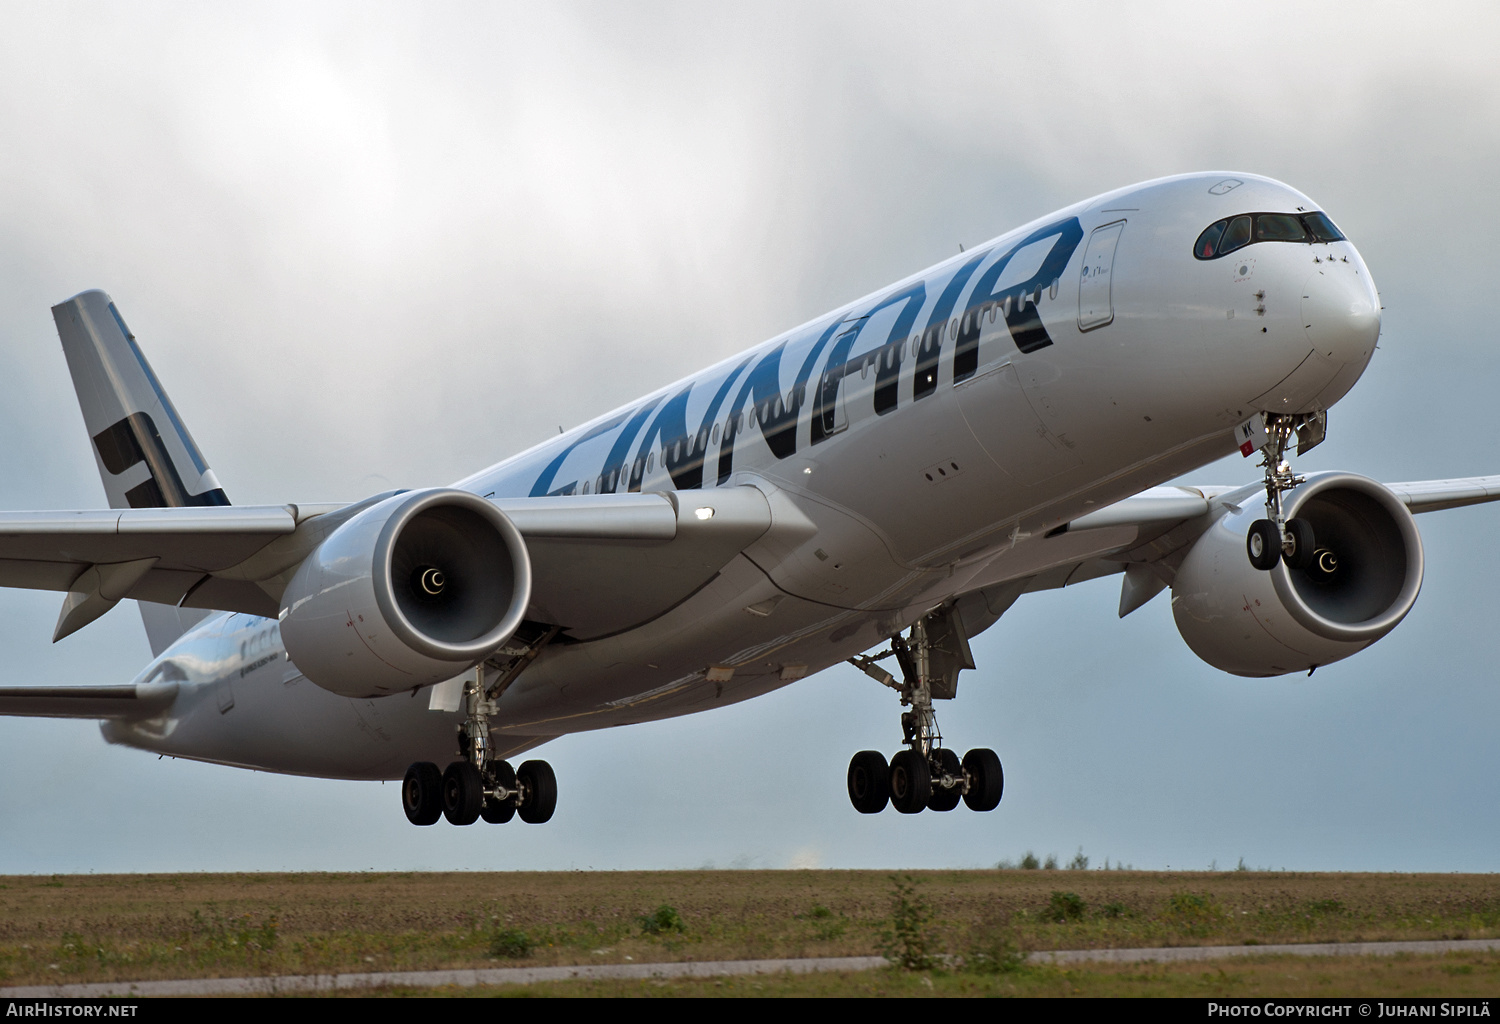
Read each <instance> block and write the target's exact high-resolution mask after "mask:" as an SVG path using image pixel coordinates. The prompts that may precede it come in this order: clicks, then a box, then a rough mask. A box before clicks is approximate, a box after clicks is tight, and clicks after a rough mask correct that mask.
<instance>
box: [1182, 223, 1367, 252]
mask: <svg viewBox="0 0 1500 1024" xmlns="http://www.w3.org/2000/svg"><path fill="white" fill-rule="evenodd" d="M1343 240H1344V233H1343V232H1342V231H1340V230H1339V229H1338V228H1336V227H1334V224H1333V221H1331V220H1329V219H1328V218H1327V217H1326V216H1325V215H1323V214H1321V213H1303V214H1297V213H1244V214H1241V215H1240V216H1238V217H1226V218H1224V219H1223V220H1221V221H1218V222H1216V223H1214V224H1210V225H1209V226H1208V227H1207V228H1205V229H1204V231H1203V234H1201V235H1199V236H1198V241H1196V242H1194V243H1193V256H1194V257H1195V258H1197V259H1200V260H1212V259H1217V258H1218V257H1220V256H1224V255H1227V254H1228V253H1231V252H1234V251H1235V250H1236V249H1242V248H1244V247H1245V246H1247V245H1250V244H1251V243H1252V242H1306V243H1312V242H1341V241H1343Z"/></svg>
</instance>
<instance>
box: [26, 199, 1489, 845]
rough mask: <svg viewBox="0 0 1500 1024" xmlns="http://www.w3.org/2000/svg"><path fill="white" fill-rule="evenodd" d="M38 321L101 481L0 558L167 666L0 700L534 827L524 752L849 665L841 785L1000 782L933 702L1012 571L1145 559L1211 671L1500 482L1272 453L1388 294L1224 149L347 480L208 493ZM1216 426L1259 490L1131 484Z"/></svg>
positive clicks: (1367, 580)
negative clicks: (386, 488) (352, 488)
mask: <svg viewBox="0 0 1500 1024" xmlns="http://www.w3.org/2000/svg"><path fill="white" fill-rule="evenodd" d="M53 315H54V317H55V319H56V323H57V330H58V334H59V336H60V338H61V340H62V346H63V352H64V354H65V356H66V357H67V361H68V367H69V369H70V371H71V373H72V377H73V383H74V386H75V389H76V391H77V394H78V400H79V404H80V406H81V407H82V411H83V418H84V422H85V424H86V426H87V428H88V436H89V439H90V441H91V443H92V446H93V451H94V457H95V460H96V461H97V463H98V467H99V472H100V475H101V476H102V477H103V481H104V489H105V493H106V494H107V496H108V498H109V505H110V508H109V509H108V510H94V511H69V512H6V513H0V584H4V585H5V586H10V587H27V588H34V589H47V590H56V591H61V592H63V593H64V594H65V595H66V596H65V597H64V598H63V605H62V611H61V613H60V615H59V616H58V621H57V631H56V637H55V639H61V638H63V637H65V636H67V635H69V634H70V633H72V632H74V631H75V630H78V629H80V628H82V627H83V626H85V625H87V624H88V623H89V622H91V621H93V620H94V619H95V618H97V617H98V616H100V615H102V614H104V613H105V612H107V611H108V610H109V609H111V608H112V607H114V605H115V604H117V603H118V602H120V601H122V600H126V599H130V600H134V601H136V602H138V603H139V606H140V609H141V614H142V617H143V619H144V621H145V626H146V631H147V634H148V636H149V638H150V641H151V646H152V650H153V652H154V654H155V658H154V660H152V661H151V662H150V664H148V665H147V666H146V667H145V668H144V669H143V670H142V671H141V672H140V673H139V675H138V676H136V678H135V680H134V682H131V683H129V684H126V685H101V686H89V687H39V686H28V687H8V688H4V689H3V690H0V713H5V714H12V715H38V716H61V717H84V718H98V719H102V720H103V726H102V728H103V732H104V736H105V738H106V739H107V740H109V741H110V742H112V743H123V744H127V745H130V746H134V747H139V748H142V749H145V750H150V751H155V752H160V753H163V754H169V755H172V756H174V757H186V758H196V759H198V760H203V761H212V762H217V763H221V764H230V765H238V766H242V767H247V768H255V769H260V770H264V771H275V772H289V773H295V774H301V775H312V776H325V777H331V778H342V779H401V778H404V783H403V785H402V787H401V793H402V801H403V804H404V807H405V811H406V814H407V817H408V818H409V819H410V820H411V821H412V822H414V823H415V824H419V825H430V824H433V823H435V822H436V821H437V820H438V818H439V817H446V818H447V819H448V820H449V821H450V822H452V823H454V824H458V825H465V824H470V823H472V822H474V821H475V820H476V819H478V818H480V817H483V818H484V819H485V820H486V821H489V822H504V821H507V820H509V819H510V818H512V817H513V816H516V815H519V816H520V817H521V818H522V820H524V821H529V822H543V821H546V820H547V819H548V818H550V817H551V815H552V813H553V810H554V808H555V806H556V802H557V782H556V779H555V776H554V774H553V772H552V769H551V768H550V767H549V766H548V765H547V763H546V762H545V761H540V760H528V761H526V762H524V763H522V764H521V765H520V766H519V767H518V768H514V769H513V768H512V766H511V764H510V761H509V759H512V758H515V757H516V756H517V755H519V754H521V753H522V752H523V751H527V750H530V749H531V748H534V747H536V746H538V745H540V744H542V743H545V742H546V741H547V740H548V739H550V738H553V737H556V736H559V735H562V734H564V733H571V732H578V731H582V730H589V729H600V728H604V727H606V726H615V725H623V724H627V723H632V722H642V721H649V720H652V719H660V718H666V717H671V716H676V715H686V714H690V713H693V712H697V711H705V710H708V709H710V708H715V707H720V706H722V705H725V704H729V703H733V702H735V701H742V700H746V699H748V698H750V697H755V696H757V695H759V694H762V693H766V692H768V691H770V690H774V689H776V688H778V687H782V686H786V685H787V684H789V683H792V682H795V681H796V680H799V679H802V678H804V677H806V676H808V675H810V674H812V673H815V672H818V671H821V670H823V669H826V668H828V667H830V666H832V665H836V664H839V663H841V662H845V661H848V662H852V663H853V664H855V665H856V666H858V667H859V668H860V669H862V670H863V671H864V672H866V673H867V674H869V675H870V676H872V677H874V678H875V679H876V680H878V681H879V682H881V683H884V684H885V685H887V686H889V687H891V688H892V689H894V690H895V691H896V692H897V694H898V695H899V697H900V703H901V706H902V707H903V708H905V709H906V710H905V711H904V713H902V714H901V716H900V722H901V729H902V743H901V746H900V747H899V749H897V750H896V752H895V754H894V756H892V757H891V758H890V759H889V761H887V759H886V756H885V755H884V754H882V753H879V752H875V751H863V752H860V753H857V754H855V755H854V757H853V760H852V761H851V762H850V765H849V773H848V787H849V796H850V799H851V801H852V802H853V804H854V806H855V808H857V809H858V810H859V811H862V812H865V813H874V812H878V811H881V810H882V809H884V808H885V807H886V805H887V804H892V805H894V806H895V808H896V809H897V810H898V811H901V812H904V813H915V812H918V811H921V810H923V809H924V808H925V809H931V810H934V811H948V810H952V809H954V808H955V807H957V805H958V804H959V802H960V801H962V802H964V803H965V804H967V805H968V806H969V807H970V808H972V809H974V810H978V811H987V810H992V809H993V808H994V807H995V806H996V805H997V804H998V803H999V802H1000V799H1001V795H1002V791H1003V776H1002V773H1001V766H1000V760H999V758H998V757H997V756H996V755H995V753H994V752H993V751H991V750H988V749H984V748H979V749H974V750H970V751H968V752H967V754H965V755H963V756H962V757H960V756H959V754H958V752H957V751H955V750H954V749H952V748H950V747H948V746H947V745H945V744H944V742H943V738H942V735H941V733H940V732H939V729H938V724H937V717H936V714H935V711H934V708H935V704H936V702H938V701H942V700H950V699H953V698H955V697H956V696H957V693H958V680H959V674H960V672H961V671H962V670H964V669H971V668H973V667H974V663H973V661H972V658H971V655H970V649H969V641H970V639H972V638H973V637H974V636H975V635H976V634H978V633H979V632H981V631H982V630H985V629H987V628H989V627H990V626H991V625H992V624H993V623H994V622H995V621H996V620H997V619H998V618H999V617H1000V616H1001V615H1002V614H1003V613H1004V612H1005V611H1006V609H1007V608H1009V607H1010V606H1011V604H1012V603H1013V602H1015V601H1016V600H1018V599H1019V598H1021V597H1022V596H1023V595H1025V594H1027V593H1030V592H1034V591H1038V590H1045V589H1052V588H1058V587H1063V586H1066V585H1068V584H1071V583H1077V582H1079V581H1082V580H1088V579H1093V578H1096V577H1099V576H1105V575H1110V574H1121V575H1123V584H1122V587H1121V591H1120V614H1121V615H1122V616H1123V615H1127V614H1129V613H1130V612H1131V611H1133V610H1135V609H1137V608H1139V607H1141V606H1142V605H1143V604H1145V603H1146V602H1147V601H1149V600H1151V599H1152V598H1153V597H1155V596H1156V595H1157V594H1159V593H1160V592H1161V591H1162V590H1164V589H1166V588H1168V587H1170V588H1171V590H1172V612H1173V616H1174V617H1175V620H1176V623H1177V626H1178V629H1179V631H1180V632H1181V634H1182V637H1183V639H1184V640H1185V641H1186V642H1187V644H1188V645H1189V647H1191V649H1192V650H1193V651H1194V652H1195V653H1196V654H1197V655H1198V656H1199V657H1201V658H1202V659H1203V660H1205V661H1206V662H1208V663H1209V664H1211V665H1213V666H1215V667H1217V668H1219V669H1222V670H1224V671H1226V672H1231V673H1235V674H1237V675H1242V676H1274V675H1280V674H1283V673H1288V672H1306V671H1310V670H1312V669H1313V668H1315V667H1317V666H1319V665H1326V664H1328V663H1330V662H1334V661H1338V660H1339V659H1341V658H1347V657H1349V656H1350V655H1353V654H1355V653H1357V652H1359V651H1361V650H1362V649H1364V648H1365V647H1368V646H1369V645H1370V644H1372V643H1374V642H1375V641H1376V640H1379V639H1380V638H1381V637H1382V636H1384V635H1385V634H1386V633H1388V632H1389V631H1390V630H1391V629H1393V628H1395V626H1396V625H1397V623H1399V622H1400V621H1401V619H1402V618H1403V617H1404V616H1405V615H1406V614H1407V612H1408V611H1410V610H1411V607H1412V605H1413V603H1414V602H1415V601H1416V598H1417V592H1418V590H1419V589H1420V587H1421V583H1422V573H1423V561H1422V542H1421V539H1420V537H1419V535H1418V532H1417V528H1416V524H1415V521H1414V519H1413V513H1420V512H1429V511H1433V510H1437V509H1444V508H1452V507H1455V506H1459V505H1467V504H1473V503H1477V502H1484V501H1490V500H1494V499H1495V498H1497V497H1500V477H1479V478H1472V479H1465V480H1438V481H1423V482H1418V483H1396V484H1382V483H1377V482H1376V481H1374V480H1370V479H1367V478H1365V477H1362V476H1358V475H1355V474H1353V473H1347V472H1326V473H1315V474H1308V475H1306V476H1300V475H1297V474H1296V473H1295V472H1294V470H1293V469H1292V467H1291V465H1290V464H1289V461H1288V458H1289V455H1290V453H1291V450H1292V449H1293V448H1295V449H1296V451H1297V452H1298V453H1301V452H1305V451H1307V450H1308V449H1309V448H1312V447H1313V446H1315V445H1316V444H1318V443H1319V442H1320V441H1321V440H1322V439H1323V437H1324V434H1325V431H1326V427H1327V422H1328V420H1327V410H1328V409H1329V407H1330V406H1332V405H1333V404H1334V403H1335V402H1337V401H1338V399H1339V398H1341V397H1342V396H1343V395H1344V394H1345V393H1346V392H1347V391H1348V390H1349V389H1350V388H1351V387H1352V386H1353V385H1354V383H1355V382H1356V381H1357V380H1358V379H1359V377H1360V374H1361V373H1362V372H1363V371H1364V368H1365V366H1366V365H1367V364H1368V362H1369V359H1370V357H1371V354H1372V353H1373V351H1374V349H1375V343H1376V340H1377V339H1378V337H1379V334H1380V303H1379V299H1378V297H1377V294H1376V291H1375V286H1374V283H1373V282H1372V280H1371V278H1370V273H1369V271H1368V269H1367V268H1366V267H1365V264H1364V261H1363V260H1362V259H1361V258H1360V256H1359V253H1358V252H1357V251H1356V250H1355V247H1354V246H1353V245H1352V244H1351V243H1350V242H1349V241H1348V240H1347V239H1346V238H1345V237H1344V235H1343V233H1342V232H1340V231H1339V229H1338V228H1337V227H1336V226H1335V224H1334V221H1333V220H1332V219H1330V217H1329V216H1328V215H1327V214H1326V213H1325V212H1324V211H1323V210H1322V209H1321V208H1320V207H1319V206H1318V205H1317V204H1316V203H1314V202H1313V201H1312V200H1311V199H1309V198H1308V197H1306V196H1304V195H1303V194H1302V193H1300V192H1298V191H1296V190H1295V189H1292V188H1289V187H1287V186H1286V185H1283V184H1280V183H1278V182H1275V181H1271V180H1269V179H1266V178H1261V177H1256V176H1253V175H1249V174H1233V175H1230V174H1223V173H1218V174H1193V175H1183V176H1178V177H1172V178H1164V179H1161V180H1158V181H1152V182H1147V183H1145V184H1142V185H1137V186H1134V187H1131V188H1125V189H1121V190H1119V191H1116V192H1111V193H1108V194H1106V195H1103V196H1100V197H1097V198H1094V199H1090V200H1087V201H1085V202H1082V203H1079V204H1077V205H1075V206H1071V207H1069V208H1067V209H1065V210H1062V211H1060V212H1058V213H1055V214H1052V215H1050V216H1047V217H1044V218H1042V219H1040V220H1037V221H1034V222H1033V223H1031V224H1027V225H1025V226H1024V227H1021V228H1018V229H1016V230H1015V231H1012V232H1010V233H1009V234H1006V235H1003V236H1001V237H1000V238H998V239H996V240H994V241H992V242H990V243H989V244H987V245H983V246H980V247H978V248H975V249H971V250H970V251H968V252H962V253H960V254H959V255H957V256H955V257H954V258H952V259H950V260H948V261H946V262H944V263H942V264H940V265H938V266H936V267H932V268H930V269H928V270H924V271H922V272H921V273H919V274H916V275H914V276H912V277H910V278H907V279H906V280H904V281H900V282H898V283H896V284H894V285H892V286H890V287H889V288H886V289H883V290H881V291H879V292H877V293H875V294H873V295H870V296H867V297H865V298H863V299H860V300H858V301H856V302H851V303H849V304H848V305H845V306H843V307H841V308H839V309H837V310H835V311H834V312H832V313H829V314H828V315H826V316H823V317H820V318H818V319H817V320H814V321H811V322H809V323H807V324H804V325H803V326H801V327H798V328H796V329H794V330H791V331H788V332H787V333H785V334H783V335H781V336H779V337H776V338H773V339H771V340H770V341H768V342H766V343H764V344H763V345H760V346H758V347H757V348H754V349H752V350H750V351H749V352H746V353H744V354H742V355H739V356H736V357H735V358H733V359H729V360H727V361H725V362H722V363H720V364H719V365H717V366H714V367H711V368H709V369H707V370H705V371H703V372H702V373H699V374H697V375H695V376H693V377H690V378H688V379H685V380H682V381H678V382H677V383H675V384H672V385H669V386H667V387H665V388H662V389H661V390H660V391H657V392H655V393H654V394H651V395H648V396H646V397H645V398H642V399H640V400H639V401H636V402H633V403H631V404H629V405H627V406H625V407H624V408H621V409H619V410H617V411H615V412H612V413H610V414H608V415H606V416H603V417H600V418H599V419H597V420H594V421H593V422H591V423H587V424H584V425H583V426H581V427H578V428H576V429H574V430H573V431H571V432H569V433H566V434H563V435H561V436H559V437H556V438H553V439H552V440H550V441H548V442H547V443H545V444H542V445H538V446H537V447H535V448H533V449H531V450H530V451H527V452H524V453H522V454H520V455H517V456H516V457H514V458H511V459H508V460H506V461H504V462H501V463H499V464H498V465H495V466H492V467H490V468H489V469H486V470H483V471H481V472H479V473H476V474H475V475H474V476H471V477H469V478H467V479H464V480H460V481H459V482H458V483H456V484H454V485H453V486H452V487H446V488H435V489H429V490H415V491H391V492H387V493H383V494H376V495H373V496H371V497H368V498H365V499H364V500H362V501H358V502H355V503H353V504H347V505H329V504H317V505H304V504H289V505H277V506H268V507H241V506H235V505H231V504H230V503H229V500H228V498H227V497H226V496H225V492H224V490H223V488H221V486H220V484H219V481H218V480H217V479H216V478H215V476H214V474H213V472H212V471H211V470H210V469H209V467H208V464H207V462H206V461H205V460H204V458H203V455H202V454H201V453H200V451H199V450H198V447H197V446H196V445H195V443H194V442H193V439H192V436H191V435H190V434H189V432H188V430H187V427H186V425H185V424H184V423H183V421H182V419H181V417H179V415H178V414H177V411H176V410H175V408H174V407H173V405H172V402H171V400H170V399H169V398H168V397H167V394H166V392H165V391H164V390H163V388H162V386H161V383H160V381H159V380H158V378H157V376H156V374H155V373H154V372H153V371H152V369H151V366H150V364H149V363H148V362H147V361H146V357H145V356H144V355H143V353H142V351H141V349H140V347H139V346H138V344H137V342H136V339H135V336H134V335H132V334H131V332H130V330H129V328H127V327H126V325H125V321H124V319H123V318H122V317H121V314H120V312H119V310H118V309H117V308H116V306H115V304H114V303H113V302H112V301H111V300H110V298H109V297H108V296H107V295H105V294H104V293H102V292H98V291H88V292H83V293H82V294H80V295H77V296H74V297H73V298H71V299H69V300H67V301H66V302H63V303H61V304H60V305H58V306H56V307H54V309H53ZM1236 448H1239V449H1240V450H1241V451H1242V452H1243V453H1245V454H1246V455H1253V454H1254V453H1256V452H1259V453H1261V454H1262V456H1263V459H1262V464H1263V466H1264V474H1263V476H1262V477H1261V478H1259V479H1254V480H1252V481H1251V482H1249V483H1246V484H1244V485H1243V486H1239V487H1163V486H1160V485H1161V484H1162V483H1163V482H1164V481H1167V480H1171V479H1174V478H1176V477H1179V476H1181V475H1182V474H1184V473H1188V472H1190V471H1192V470H1194V469H1196V468H1198V467H1201V466H1203V465H1205V464H1207V463H1209V462H1211V461H1213V460H1215V459H1218V458H1219V457H1221V456H1223V455H1225V454H1227V453H1229V452H1232V451H1234V450H1235V449H1236ZM877 648H884V649H881V650H877ZM871 652H873V653H871ZM893 704H894V701H893ZM892 739H894V730H893V736H892ZM893 745H894V744H893Z"/></svg>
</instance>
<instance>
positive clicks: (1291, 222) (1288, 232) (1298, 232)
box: [1255, 213, 1309, 242]
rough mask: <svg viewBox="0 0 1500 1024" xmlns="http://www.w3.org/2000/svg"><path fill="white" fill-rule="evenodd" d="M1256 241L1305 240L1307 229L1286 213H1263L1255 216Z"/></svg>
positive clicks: (1307, 239) (1306, 239)
mask: <svg viewBox="0 0 1500 1024" xmlns="http://www.w3.org/2000/svg"><path fill="white" fill-rule="evenodd" d="M1255 240H1256V241H1257V242H1306V241H1309V238H1308V234H1307V229H1306V228H1305V227H1303V226H1302V222H1301V221H1300V220H1298V219H1297V218H1296V217H1294V216H1292V215H1291V214H1288V213H1263V214H1261V215H1260V216H1259V217H1256V218H1255Z"/></svg>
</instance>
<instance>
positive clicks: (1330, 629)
mask: <svg viewBox="0 0 1500 1024" xmlns="http://www.w3.org/2000/svg"><path fill="white" fill-rule="evenodd" d="M1283 508H1284V509H1285V510H1286V516H1287V518H1288V519H1290V518H1292V517H1293V516H1297V517H1300V518H1303V519H1306V520H1307V521H1308V523H1310V524H1311V526H1312V530H1313V539H1314V541H1315V550H1316V551H1317V554H1318V557H1319V559H1321V561H1320V562H1319V564H1320V565H1321V566H1322V567H1323V568H1322V569H1318V568H1316V567H1315V568H1314V569H1312V570H1309V571H1305V572H1304V571H1300V570H1293V569H1289V568H1288V567H1287V565H1286V562H1285V561H1278V562H1277V563H1276V567H1275V568H1274V569H1272V570H1270V571H1269V572H1264V571H1261V570H1259V569H1256V568H1255V567H1253V566H1252V565H1251V564H1250V559H1249V557H1248V555H1247V554H1246V551H1245V537H1246V535H1247V534H1248V533H1249V531H1250V524H1251V523H1253V522H1254V521H1255V520H1257V519H1262V518H1265V510H1264V506H1263V505H1261V504H1260V503H1259V502H1256V503H1255V504H1254V505H1250V504H1246V505H1245V507H1244V509H1243V510H1242V511H1240V512H1232V513H1229V514H1226V515H1225V516H1224V517H1223V518H1222V519H1220V520H1219V521H1218V522H1216V523H1215V524H1214V525H1213V526H1212V527H1210V528H1209V530H1208V532H1207V533H1205V534H1204V535H1203V536H1202V537H1201V538H1199V539H1198V541H1197V543H1195V544H1194V545H1193V547H1192V549H1191V550H1190V551H1189V552H1188V554H1187V557H1186V558H1185V559H1184V560H1183V563H1182V567H1181V568H1180V569H1179V570H1178V571H1177V578H1176V580H1175V582H1174V583H1173V584H1172V616H1173V618H1174V619H1176V621H1177V631H1178V632H1179V633H1181V634H1182V638H1183V639H1184V640H1186V641H1187V645H1188V646H1189V647H1190V648H1192V650H1193V653H1194V654H1196V655H1198V657H1200V658H1202V659H1203V660H1204V661H1206V662H1208V663H1209V664H1210V665H1212V666H1214V667H1215V668H1219V669H1223V670H1224V671H1225V672H1232V673H1234V674H1235V675H1240V676H1278V675H1282V674H1284V673H1287V672H1306V671H1309V670H1310V669H1313V668H1315V667H1317V666H1319V665H1327V664H1329V663H1330V662H1335V661H1338V660H1340V659H1342V658H1347V657H1349V655H1351V654H1354V653H1356V652H1358V651H1361V650H1363V649H1364V648H1366V647H1368V646H1370V644H1373V643H1374V642H1375V641H1376V640H1379V639H1380V638H1381V637H1383V636H1385V635H1386V634H1387V633H1389V632H1390V631H1391V630H1392V629H1394V628H1395V627H1396V624H1397V623H1398V622H1400V621H1401V620H1402V619H1403V618H1405V617H1406V613H1407V612H1409V611H1411V607H1412V605H1413V604H1415V603H1416V600H1417V592H1418V591H1419V590H1421V588H1422V538H1421V536H1420V535H1419V534H1418V533H1417V524H1416V521H1415V520H1414V519H1413V518H1412V514H1411V512H1410V511H1409V510H1408V509H1407V508H1406V506H1405V505H1403V504H1402V503H1401V501H1400V499H1398V498H1397V497H1396V496H1395V495H1394V494H1392V493H1391V492H1390V491H1389V490H1387V489H1386V488H1385V487H1382V486H1381V485H1380V484H1378V483H1376V482H1375V481H1374V480H1370V479H1367V478H1366V477H1362V476H1356V475H1355V474H1353V473H1320V474H1316V475H1313V476H1310V477H1308V479H1307V482H1306V483H1304V484H1302V485H1301V486H1299V487H1298V488H1297V489H1296V490H1293V491H1290V492H1288V493H1287V494H1286V495H1285V496H1284V498H1283ZM1330 568H1331V570H1332V571H1324V570H1327V569H1330Z"/></svg>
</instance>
